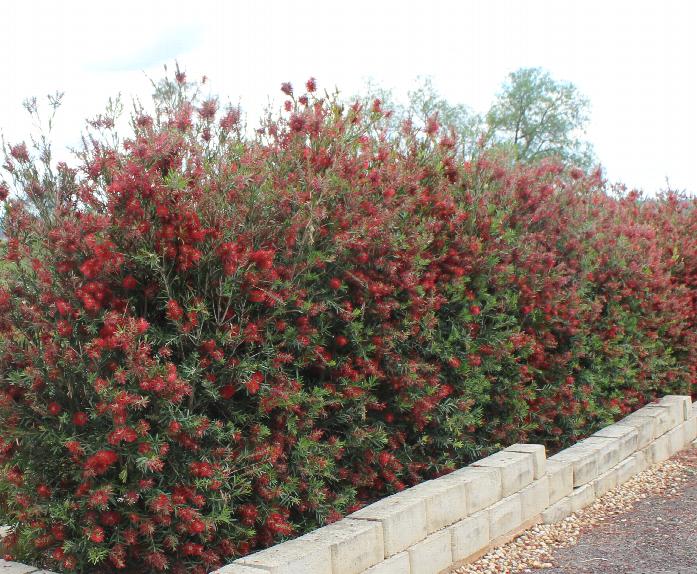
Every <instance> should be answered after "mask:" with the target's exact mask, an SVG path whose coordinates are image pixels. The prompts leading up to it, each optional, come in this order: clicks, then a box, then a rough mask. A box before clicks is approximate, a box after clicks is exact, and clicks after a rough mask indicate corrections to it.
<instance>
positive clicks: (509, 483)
mask: <svg viewBox="0 0 697 574" xmlns="http://www.w3.org/2000/svg"><path fill="white" fill-rule="evenodd" d="M533 459H534V457H533V455H532V454H529V453H522V452H506V451H503V450H502V451H499V452H497V453H495V454H492V455H491V456H487V457H486V458H483V459H481V460H478V461H477V462H475V463H473V464H472V465H471V466H474V467H485V468H496V469H498V470H499V471H500V472H501V490H502V492H501V494H502V496H503V497H506V496H510V495H511V494H513V493H515V492H518V491H519V490H520V489H521V488H523V487H524V486H527V485H528V484H530V483H531V482H532V481H533V479H534V478H535V466H534V462H533Z"/></svg>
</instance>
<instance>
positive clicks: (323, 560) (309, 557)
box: [233, 538, 332, 574]
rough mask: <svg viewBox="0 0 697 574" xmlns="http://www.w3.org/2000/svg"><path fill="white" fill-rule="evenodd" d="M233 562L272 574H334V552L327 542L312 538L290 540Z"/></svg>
mask: <svg viewBox="0 0 697 574" xmlns="http://www.w3.org/2000/svg"><path fill="white" fill-rule="evenodd" d="M233 564H241V565H244V566H254V567H256V568H259V569H261V570H264V571H266V572H271V573H272V574H332V553H331V549H330V548H329V546H328V545H326V544H320V543H317V542H313V541H311V540H307V539H305V540H301V539H299V538H296V539H295V540H288V541H287V542H282V543H281V544H277V545H276V546H271V547H270V548H266V549H265V550H262V551H260V552H256V553H255V554H250V555H249V556H244V557H243V558H240V559H239V560H235V562H234V563H233Z"/></svg>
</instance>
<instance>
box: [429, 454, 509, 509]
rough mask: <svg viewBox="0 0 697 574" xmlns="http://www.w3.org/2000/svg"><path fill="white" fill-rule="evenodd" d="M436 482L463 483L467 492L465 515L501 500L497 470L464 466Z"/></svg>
mask: <svg viewBox="0 0 697 574" xmlns="http://www.w3.org/2000/svg"><path fill="white" fill-rule="evenodd" d="M438 480H452V481H456V482H463V483H464V484H465V489H466V491H467V514H474V513H475V512H479V511H480V510H483V509H484V508H488V507H489V506H491V505H492V504H494V503H495V502H498V501H499V500H501V497H502V496H501V491H502V489H501V472H500V470H499V469H498V468H483V467H475V466H466V467H464V468H461V469H459V470H456V471H455V472H451V473H450V474H447V475H445V476H441V477H440V478H438Z"/></svg>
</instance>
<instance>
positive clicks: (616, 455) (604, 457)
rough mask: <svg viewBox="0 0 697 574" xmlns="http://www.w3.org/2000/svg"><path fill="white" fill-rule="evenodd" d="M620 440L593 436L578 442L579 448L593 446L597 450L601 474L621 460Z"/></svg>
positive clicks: (599, 473) (596, 455)
mask: <svg viewBox="0 0 697 574" xmlns="http://www.w3.org/2000/svg"><path fill="white" fill-rule="evenodd" d="M620 446H621V443H620V440H619V439H616V438H606V437H600V436H592V437H589V438H587V439H584V440H582V441H581V442H579V443H578V448H586V447H588V448H591V449H593V450H595V458H596V460H597V463H598V475H601V474H603V473H605V472H607V471H608V470H610V469H611V468H612V467H614V466H617V464H618V463H619V462H620V460H621V459H620Z"/></svg>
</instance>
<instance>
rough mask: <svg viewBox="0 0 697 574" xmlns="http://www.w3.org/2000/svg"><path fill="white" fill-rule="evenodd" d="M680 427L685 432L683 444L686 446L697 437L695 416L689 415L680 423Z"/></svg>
mask: <svg viewBox="0 0 697 574" xmlns="http://www.w3.org/2000/svg"><path fill="white" fill-rule="evenodd" d="M682 427H683V431H684V434H685V443H684V446H688V445H689V444H690V443H691V442H692V441H693V440H695V439H696V438H697V417H690V418H689V419H687V420H686V421H685V422H684V423H683V424H682Z"/></svg>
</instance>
